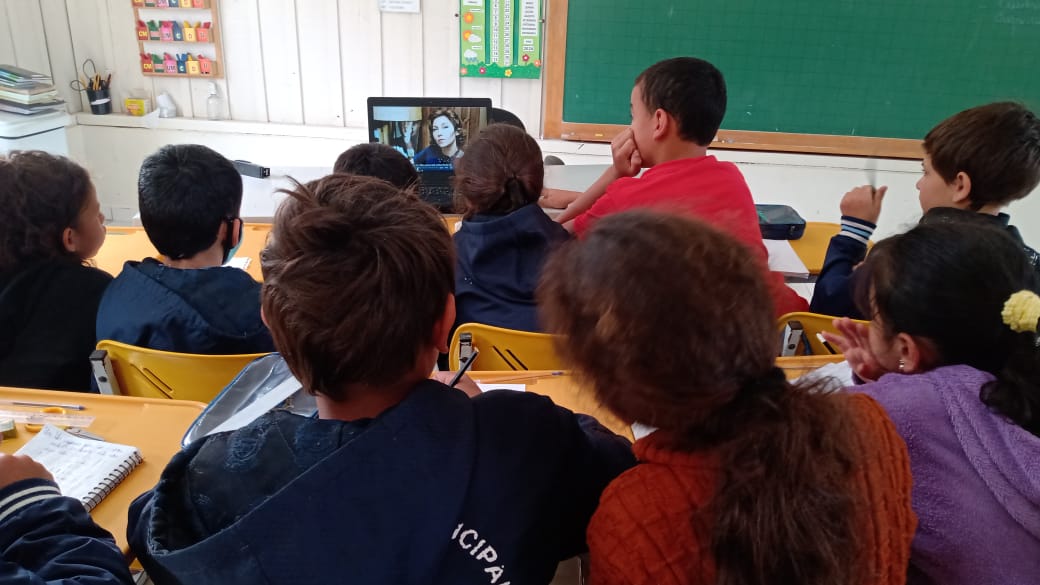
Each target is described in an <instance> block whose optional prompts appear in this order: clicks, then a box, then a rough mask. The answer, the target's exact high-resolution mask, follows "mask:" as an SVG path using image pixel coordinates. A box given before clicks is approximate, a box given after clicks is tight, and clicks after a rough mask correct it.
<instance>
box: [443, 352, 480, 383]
mask: <svg viewBox="0 0 1040 585" xmlns="http://www.w3.org/2000/svg"><path fill="white" fill-rule="evenodd" d="M479 353H480V350H479V349H477V348H475V347H474V348H473V353H472V354H471V355H470V356H469V359H468V360H466V363H464V364H462V367H461V368H459V371H457V372H455V376H454V377H453V378H452V379H451V382H449V383H448V386H450V387H452V388H454V387H455V384H458V383H459V380H461V379H462V376H464V375H465V374H466V370H469V367H470V366H472V365H473V362H475V361H477V354H479Z"/></svg>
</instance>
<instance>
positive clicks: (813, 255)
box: [788, 221, 841, 274]
mask: <svg viewBox="0 0 1040 585" xmlns="http://www.w3.org/2000/svg"><path fill="white" fill-rule="evenodd" d="M839 231H841V225H840V224H836V223H828V222H823V221H807V222H805V233H804V234H802V237H800V238H798V239H797V240H788V242H790V244H791V247H792V248H794V253H795V254H798V257H799V258H801V259H802V263H803V264H805V267H806V268H808V269H809V274H819V273H820V271H821V270H823V259H824V258H825V257H826V256H827V245H828V244H830V243H831V238H832V237H834V236H835V235H837V233H838V232H839Z"/></svg>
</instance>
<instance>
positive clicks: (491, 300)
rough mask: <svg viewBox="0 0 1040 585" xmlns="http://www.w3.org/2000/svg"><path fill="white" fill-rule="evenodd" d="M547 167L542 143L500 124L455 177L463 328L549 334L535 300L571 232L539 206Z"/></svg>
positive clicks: (458, 297)
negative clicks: (547, 266)
mask: <svg viewBox="0 0 1040 585" xmlns="http://www.w3.org/2000/svg"><path fill="white" fill-rule="evenodd" d="M544 175H545V167H544V166H543V165H542V151H541V149H539V148H538V143H537V142H535V140H534V138H531V137H530V136H529V135H528V134H527V133H526V132H524V131H523V130H521V129H520V128H516V127H514V126H509V125H506V124H492V125H491V126H488V127H487V128H486V129H484V131H483V132H481V133H480V136H479V137H478V138H477V140H475V141H474V142H473V143H472V144H471V145H470V146H469V150H467V151H466V156H465V158H462V159H460V160H459V162H458V164H457V166H456V171H455V177H456V179H455V193H456V194H455V197H456V206H457V207H458V208H459V209H460V211H462V214H463V220H462V226H461V227H460V228H459V231H458V232H456V234H455V248H456V251H457V253H458V258H457V261H456V266H455V307H456V311H457V317H456V321H457V324H462V323H483V324H485V325H494V326H496V327H505V328H507V329H518V330H521V331H541V327H540V326H539V324H538V318H537V315H536V308H537V307H536V304H535V298H534V291H535V288H536V287H537V286H538V276H539V275H540V274H541V271H542V264H544V263H545V258H546V256H547V255H548V253H549V251H550V250H552V249H553V247H555V246H556V244H558V243H560V242H562V241H565V240H567V239H569V237H570V236H569V234H568V233H567V230H565V229H564V228H563V226H561V225H560V224H558V223H556V222H555V221H553V220H552V219H550V218H549V216H547V215H546V214H545V212H544V211H542V209H541V207H539V206H538V198H539V196H540V195H541V192H542V182H543V179H544Z"/></svg>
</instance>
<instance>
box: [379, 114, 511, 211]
mask: <svg viewBox="0 0 1040 585" xmlns="http://www.w3.org/2000/svg"><path fill="white" fill-rule="evenodd" d="M490 118H491V100H490V99H488V98H430V97H411V98H409V97H370V98H368V137H369V141H370V142H378V143H381V144H386V145H387V146H390V147H393V148H394V149H396V150H397V151H398V152H400V153H401V154H403V155H405V156H406V157H408V160H410V161H412V164H413V165H415V170H416V171H418V173H419V196H420V197H421V198H422V200H423V201H426V202H427V203H429V204H430V205H433V206H434V207H436V208H437V209H438V210H439V211H440V212H442V213H452V212H453V211H454V203H453V199H454V188H453V185H452V178H453V177H454V176H455V162H456V161H457V160H458V159H459V158H460V157H462V156H464V155H465V151H466V143H467V142H468V141H471V140H473V139H474V138H476V136H477V134H479V133H480V131H481V130H483V129H484V128H485V127H486V126H487V124H488V120H490Z"/></svg>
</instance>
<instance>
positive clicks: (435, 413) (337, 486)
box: [129, 174, 634, 585]
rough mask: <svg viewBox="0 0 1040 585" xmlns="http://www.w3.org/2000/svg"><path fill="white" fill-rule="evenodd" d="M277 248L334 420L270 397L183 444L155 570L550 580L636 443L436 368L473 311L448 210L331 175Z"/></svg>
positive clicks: (279, 311)
mask: <svg viewBox="0 0 1040 585" xmlns="http://www.w3.org/2000/svg"><path fill="white" fill-rule="evenodd" d="M262 263H263V272H264V284H263V295H262V298H263V301H262V302H263V311H264V316H265V319H266V321H267V323H268V325H269V326H270V329H271V333H272V335H273V337H274V340H275V345H276V346H277V347H278V350H279V351H280V352H281V353H282V355H283V356H284V357H285V361H286V363H287V364H288V366H289V368H290V370H292V373H293V374H294V375H295V376H296V378H297V379H298V380H299V381H300V383H301V385H302V386H303V388H304V389H306V390H307V391H308V392H310V393H312V394H314V395H315V397H316V400H317V403H318V417H317V418H308V417H301V416H296V415H293V414H289V413H287V412H284V411H274V412H270V413H268V414H266V415H263V416H261V417H260V418H259V419H257V420H256V421H254V422H253V423H251V424H249V425H247V426H245V427H243V428H241V429H238V430H236V431H232V432H228V433H221V434H217V435H213V436H210V437H207V438H204V439H200V440H198V441H196V442H194V443H192V444H191V445H189V446H188V448H187V449H186V450H184V451H182V452H181V453H179V454H178V455H176V456H175V457H174V458H173V460H172V461H171V462H170V464H169V465H168V466H167V468H166V470H165V471H164V472H163V474H162V478H161V479H160V481H159V484H158V485H157V486H156V487H155V489H153V490H152V491H151V492H148V493H146V494H144V495H143V496H141V497H140V498H139V499H138V500H137V501H136V502H135V503H134V504H133V505H132V506H131V508H130V520H129V539H130V545H131V548H132V550H133V551H134V552H135V553H136V554H137V557H138V558H139V559H140V561H141V563H142V564H143V565H144V567H145V569H146V570H147V572H148V574H149V576H150V577H151V578H152V580H153V581H155V583H157V584H158V585H164V584H166V583H193V584H196V585H206V584H209V583H213V584H216V583H220V584H226V583H249V584H255V583H269V584H279V585H280V584H288V583H320V582H333V581H335V582H353V583H429V584H439V583H443V584H455V583H500V584H501V583H507V582H512V583H548V582H549V581H550V580H551V579H552V577H553V574H554V571H555V568H556V565H557V563H558V562H559V561H561V560H563V559H566V558H568V557H570V556H573V555H575V554H578V553H580V552H582V551H583V550H585V548H586V547H585V527H586V525H587V524H588V521H589V518H590V517H591V516H592V512H593V510H594V509H595V507H596V503H597V502H598V500H599V495H600V492H601V491H602V490H603V488H604V487H605V486H606V485H607V484H608V483H609V482H610V480H611V479H613V478H614V477H615V476H616V475H618V474H619V473H620V472H621V471H623V470H624V469H626V468H628V467H629V466H631V465H632V464H633V463H634V460H633V458H632V453H631V450H630V446H629V444H628V442H627V441H626V440H624V439H622V438H620V437H618V436H616V435H614V434H613V433H610V432H609V431H607V430H605V429H604V428H603V427H601V426H599V424H598V423H596V422H595V421H594V420H592V419H590V418H588V417H582V416H579V415H575V414H574V413H572V412H570V411H568V410H565V409H563V408H560V407H557V406H555V405H554V404H553V403H552V402H551V401H550V400H549V399H548V398H545V397H540V396H537V395H535V394H528V393H518V392H510V391H504V390H503V391H492V392H488V393H486V394H483V395H479V390H477V391H476V392H475V393H474V394H478V395H476V396H472V395H467V394H466V393H464V392H463V391H461V390H458V389H452V388H449V387H448V386H445V385H444V384H443V383H441V382H439V381H437V380H430V379H429V375H430V371H431V370H432V369H433V365H434V363H435V361H436V360H437V355H438V352H445V351H447V349H448V348H447V338H448V331H449V330H450V329H451V326H452V324H453V323H454V322H455V301H454V296H453V295H452V288H453V284H454V279H453V274H452V273H453V269H454V257H453V250H452V243H451V239H450V236H449V235H448V233H447V231H446V230H445V229H444V224H443V222H442V220H441V218H440V216H439V215H438V214H437V212H436V211H435V210H434V209H433V208H431V207H429V206H428V205H426V204H425V203H423V202H422V201H420V200H419V199H418V198H417V197H415V196H414V195H413V194H411V193H406V192H403V191H400V190H398V189H396V188H394V187H392V186H391V185H390V184H388V183H386V182H385V181H380V180H378V179H372V178H368V177H357V176H352V175H346V174H333V175H329V176H328V177H325V178H323V179H320V180H318V181H314V182H311V183H308V184H306V185H301V186H298V187H297V188H296V189H295V190H294V191H292V192H291V193H289V198H288V199H287V200H286V202H285V203H284V204H283V205H282V207H281V208H280V209H279V210H278V213H277V215H276V216H275V220H274V227H273V229H272V232H271V241H270V243H269V244H268V247H267V249H266V250H265V251H264V252H263V254H262ZM442 375H447V373H442Z"/></svg>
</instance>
